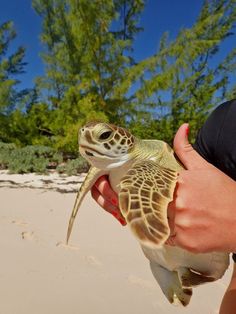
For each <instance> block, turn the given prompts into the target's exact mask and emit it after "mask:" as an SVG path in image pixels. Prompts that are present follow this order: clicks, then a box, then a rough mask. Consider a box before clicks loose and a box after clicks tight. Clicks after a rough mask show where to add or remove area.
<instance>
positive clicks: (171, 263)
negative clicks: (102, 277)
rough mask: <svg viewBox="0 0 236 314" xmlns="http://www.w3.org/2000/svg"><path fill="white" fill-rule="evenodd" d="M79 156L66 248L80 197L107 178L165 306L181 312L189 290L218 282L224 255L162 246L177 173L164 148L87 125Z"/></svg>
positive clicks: (178, 166)
mask: <svg viewBox="0 0 236 314" xmlns="http://www.w3.org/2000/svg"><path fill="white" fill-rule="evenodd" d="M79 150H80V153H81V155H82V156H83V157H85V158H86V160H87V161H88V162H89V163H90V164H91V168H90V170H89V172H88V174H87V176H86V178H85V180H84V182H83V184H82V185H81V187H80V190H79V192H78V195H77V198H76V201H75V205H74V208H73V212H72V214H71V218H70V222H69V227H68V233H67V242H68V240H69V237H70V234H71V230H72V226H73V222H74V219H75V217H76V214H77V212H78V209H79V206H80V204H81V202H82V200H83V198H84V196H85V195H86V193H87V192H88V191H89V190H90V189H91V187H92V186H93V184H94V183H95V182H96V180H97V179H98V178H99V177H100V176H102V175H108V177H109V181H110V184H111V186H112V188H113V189H114V190H115V191H116V192H117V193H118V195H119V207H120V210H121V213H122V214H123V216H124V218H125V220H126V222H127V224H128V225H129V227H130V229H131V230H132V232H133V234H134V235H135V237H136V238H137V239H138V241H139V242H140V244H141V247H142V250H143V252H144V254H145V256H146V257H147V258H148V259H149V261H150V267H151V270H152V273H153V275H154V277H155V279H156V280H157V282H158V283H159V285H160V287H161V289H162V291H163V293H164V294H165V296H166V297H167V299H168V300H169V302H171V303H174V304H176V303H181V304H182V305H184V306H186V305H187V304H188V303H189V301H190V298H191V296H192V287H194V286H197V285H200V284H203V283H206V282H212V281H215V280H217V279H219V278H221V277H222V276H223V274H224V273H225V270H226V269H227V268H228V265H229V254H228V253H220V252H215V253H204V254H194V253H191V252H188V251H186V250H184V249H181V248H179V247H173V246H168V245H165V242H166V240H167V239H168V237H169V235H170V229H169V225H168V218H167V207H168V204H169V202H171V201H172V199H173V193H174V189H175V186H176V182H177V176H178V172H179V171H180V170H181V169H182V166H181V164H180V163H179V162H178V161H177V160H176V158H175V156H174V153H173V150H172V149H171V147H170V146H169V145H168V144H166V143H165V142H163V141H159V140H141V139H138V138H136V137H134V136H133V135H132V134H131V133H130V132H129V131H127V130H126V129H124V128H121V127H118V126H115V125H113V124H109V123H101V122H91V123H88V124H86V125H85V126H84V127H83V128H81V130H80V131H79Z"/></svg>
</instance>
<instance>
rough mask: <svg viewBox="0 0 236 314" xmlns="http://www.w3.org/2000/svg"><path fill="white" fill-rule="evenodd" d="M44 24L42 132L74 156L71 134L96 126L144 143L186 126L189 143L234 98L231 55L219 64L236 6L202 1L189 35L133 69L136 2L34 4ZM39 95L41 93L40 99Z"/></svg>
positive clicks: (51, 0)
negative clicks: (106, 125)
mask: <svg viewBox="0 0 236 314" xmlns="http://www.w3.org/2000/svg"><path fill="white" fill-rule="evenodd" d="M33 6H34V8H35V10H36V12H37V13H38V14H39V15H40V16H41V17H42V21H43V30H42V36H41V40H42V42H43V43H44V45H45V48H46V49H45V51H44V53H42V58H43V60H44V62H45V64H46V74H45V76H44V77H41V78H39V79H38V88H39V89H42V90H43V89H46V90H47V91H48V94H49V97H48V98H47V99H44V101H45V103H46V104H47V105H48V108H49V115H48V116H49V118H50V121H48V122H47V121H46V120H45V121H44V124H47V128H46V129H47V130H48V132H50V133H51V140H52V141H53V143H55V144H54V145H56V147H58V148H60V149H65V150H71V151H74V150H75V149H76V147H77V144H76V142H77V140H76V138H77V136H76V134H77V130H78V128H79V127H80V126H81V125H82V124H84V123H85V122H86V121H89V120H94V119H96V120H97V119H101V120H105V121H106V120H109V121H110V122H113V123H117V124H120V125H125V126H127V127H129V128H130V129H131V130H132V131H133V132H134V133H136V134H137V135H139V136H141V137H146V138H159V139H163V140H166V141H168V142H171V141H172V138H173V135H174V133H175V131H176V130H177V128H178V126H179V125H180V124H181V123H183V122H190V125H191V130H192V137H194V136H195V134H196V132H197V129H198V128H199V127H200V126H201V125H202V123H203V122H204V120H205V119H206V117H207V115H208V113H209V112H210V110H211V109H212V108H213V107H214V106H215V105H216V104H217V102H218V101H219V100H223V99H225V98H226V97H229V96H230V95H231V96H232V95H235V90H236V88H235V86H232V84H231V77H232V73H233V72H234V71H235V64H236V63H235V61H236V60H235V56H236V53H235V49H232V50H231V51H230V53H229V54H228V55H227V56H226V58H225V59H224V60H220V61H219V59H218V58H217V56H218V52H219V49H220V46H221V44H222V42H224V41H225V40H227V38H228V37H229V36H234V34H233V28H234V26H235V21H236V2H235V0H211V1H205V3H204V5H203V7H202V10H201V12H200V14H199V17H198V19H197V20H196V22H195V23H194V25H193V26H192V27H191V28H188V29H182V30H181V31H180V32H179V34H178V36H177V37H176V38H175V39H174V40H172V41H170V40H169V37H168V34H167V33H165V34H164V35H163V37H162V39H161V41H160V45H159V49H158V51H157V52H156V53H155V54H154V55H153V56H151V57H150V58H147V59H145V60H142V61H141V62H139V63H137V62H136V60H134V59H133V57H132V56H133V53H132V47H133V42H134V39H135V36H136V35H137V34H138V32H139V31H140V30H141V28H140V27H139V18H140V15H141V13H142V10H143V7H144V1H141V0H113V1H112V0H94V1H86V0H80V1H78V0H33ZM43 95H45V92H44V93H43Z"/></svg>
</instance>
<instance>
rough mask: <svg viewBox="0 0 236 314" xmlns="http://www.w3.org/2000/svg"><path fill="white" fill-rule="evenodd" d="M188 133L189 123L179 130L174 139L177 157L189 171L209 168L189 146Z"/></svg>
mask: <svg viewBox="0 0 236 314" xmlns="http://www.w3.org/2000/svg"><path fill="white" fill-rule="evenodd" d="M188 131H189V125H188V123H184V124H182V125H181V127H180V128H179V129H178V131H177V133H176V135H175V138H174V151H175V153H176V155H177V156H178V157H179V159H180V161H181V162H182V164H183V165H184V167H185V168H186V169H188V170H194V169H203V168H206V167H207V168H208V167H209V165H210V164H209V163H208V162H207V161H206V160H205V159H203V158H202V157H201V156H200V155H199V154H198V153H197V152H196V151H195V150H194V149H193V147H192V145H191V144H189V141H188Z"/></svg>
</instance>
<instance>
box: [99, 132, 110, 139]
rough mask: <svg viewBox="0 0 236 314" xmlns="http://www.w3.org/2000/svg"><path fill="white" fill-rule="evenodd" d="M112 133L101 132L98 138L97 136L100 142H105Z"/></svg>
mask: <svg viewBox="0 0 236 314" xmlns="http://www.w3.org/2000/svg"><path fill="white" fill-rule="evenodd" d="M111 133H112V131H106V132H103V133H102V134H101V135H100V136H99V139H100V140H107V139H108V138H109V137H110V135H111Z"/></svg>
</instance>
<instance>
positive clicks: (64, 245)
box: [56, 242, 79, 251]
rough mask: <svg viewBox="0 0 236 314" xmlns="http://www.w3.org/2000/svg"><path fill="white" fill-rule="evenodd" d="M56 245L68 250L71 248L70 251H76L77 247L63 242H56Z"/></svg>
mask: <svg viewBox="0 0 236 314" xmlns="http://www.w3.org/2000/svg"><path fill="white" fill-rule="evenodd" d="M56 246H58V247H61V248H63V249H68V250H72V251H78V250H79V247H78V246H75V245H69V244H66V243H63V242H57V244H56Z"/></svg>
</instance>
